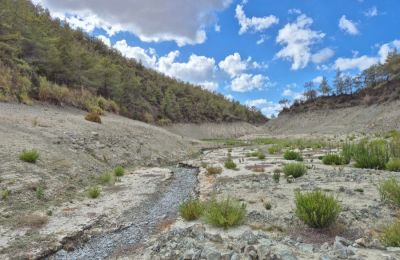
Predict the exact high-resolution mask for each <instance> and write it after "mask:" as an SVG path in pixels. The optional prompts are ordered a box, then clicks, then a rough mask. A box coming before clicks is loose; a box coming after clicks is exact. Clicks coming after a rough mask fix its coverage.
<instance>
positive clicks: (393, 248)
mask: <svg viewBox="0 0 400 260" xmlns="http://www.w3.org/2000/svg"><path fill="white" fill-rule="evenodd" d="M386 250H387V251H389V252H400V247H387V248H386Z"/></svg>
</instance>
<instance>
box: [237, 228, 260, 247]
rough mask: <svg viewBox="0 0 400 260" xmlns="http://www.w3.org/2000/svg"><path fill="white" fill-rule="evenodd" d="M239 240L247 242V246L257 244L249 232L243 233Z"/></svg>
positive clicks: (254, 237)
mask: <svg viewBox="0 0 400 260" xmlns="http://www.w3.org/2000/svg"><path fill="white" fill-rule="evenodd" d="M240 239H241V240H243V241H245V242H247V244H249V245H254V244H257V242H258V239H257V237H256V235H254V234H253V232H251V231H250V230H247V231H245V232H243V234H242V235H241V236H240Z"/></svg>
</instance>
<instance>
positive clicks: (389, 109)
mask: <svg viewBox="0 0 400 260" xmlns="http://www.w3.org/2000/svg"><path fill="white" fill-rule="evenodd" d="M390 129H400V102H399V101H395V102H390V103H386V104H381V105H372V106H354V107H348V108H338V109H323V110H318V111H312V112H302V113H293V114H292V113H284V114H281V115H279V117H278V118H277V119H273V120H270V121H269V122H268V123H267V124H266V125H265V132H266V133H268V134H310V133H311V134H312V133H319V134H344V133H350V132H358V133H361V132H367V133H368V132H379V131H388V130H390Z"/></svg>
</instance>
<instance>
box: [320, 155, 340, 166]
mask: <svg viewBox="0 0 400 260" xmlns="http://www.w3.org/2000/svg"><path fill="white" fill-rule="evenodd" d="M322 163H323V164H326V165H342V164H345V159H344V158H343V157H342V156H340V155H338V154H333V153H331V154H327V155H325V156H324V157H323V158H322Z"/></svg>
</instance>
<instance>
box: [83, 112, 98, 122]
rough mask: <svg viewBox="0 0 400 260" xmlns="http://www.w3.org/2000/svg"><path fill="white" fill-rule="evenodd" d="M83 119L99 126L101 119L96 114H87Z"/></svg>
mask: <svg viewBox="0 0 400 260" xmlns="http://www.w3.org/2000/svg"><path fill="white" fill-rule="evenodd" d="M85 119H86V120H87V121H90V122H94V123H98V124H101V118H100V115H99V113H98V112H89V113H87V115H86V116H85Z"/></svg>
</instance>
